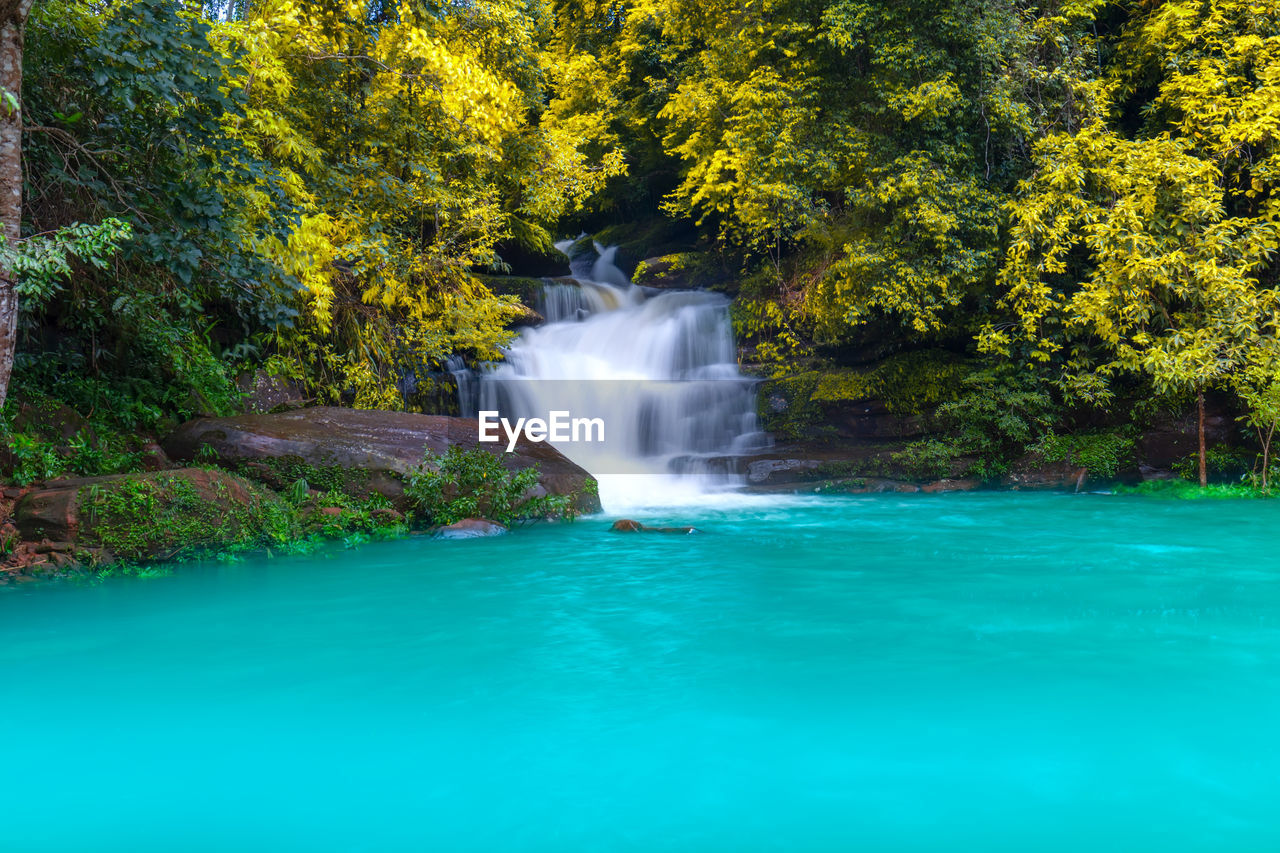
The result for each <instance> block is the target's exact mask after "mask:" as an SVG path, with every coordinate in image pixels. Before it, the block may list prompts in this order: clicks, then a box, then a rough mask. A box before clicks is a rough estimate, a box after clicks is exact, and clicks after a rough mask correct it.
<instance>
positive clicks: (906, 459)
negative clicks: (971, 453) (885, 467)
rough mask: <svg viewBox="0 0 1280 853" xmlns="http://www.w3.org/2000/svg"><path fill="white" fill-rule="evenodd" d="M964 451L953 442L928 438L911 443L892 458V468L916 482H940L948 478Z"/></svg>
mask: <svg viewBox="0 0 1280 853" xmlns="http://www.w3.org/2000/svg"><path fill="white" fill-rule="evenodd" d="M963 455H964V451H963V450H962V449H961V447H960V445H959V444H958V443H957V442H956V441H955V440H948V439H940V438H929V439H925V440H923V441H913V442H911V443H910V444H908V445H907V446H906V447H905V448H903V449H902V450H900V451H898V452H896V453H894V454H893V456H892V460H893V464H894V466H895V467H896V468H897V469H898V470H900V471H901V472H902V473H903V474H906V475H907V476H908V477H911V478H913V479H917V480H940V479H942V478H944V477H950V476H951V473H952V468H953V467H954V465H955V462H956V460H957V459H959V458H960V457H962V456H963Z"/></svg>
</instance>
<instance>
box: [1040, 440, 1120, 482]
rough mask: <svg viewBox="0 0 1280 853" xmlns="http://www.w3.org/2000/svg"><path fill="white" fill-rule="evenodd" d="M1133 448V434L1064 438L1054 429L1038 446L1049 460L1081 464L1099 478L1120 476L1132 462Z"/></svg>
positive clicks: (1041, 453) (1042, 454)
mask: <svg viewBox="0 0 1280 853" xmlns="http://www.w3.org/2000/svg"><path fill="white" fill-rule="evenodd" d="M1133 449H1134V438H1133V436H1132V435H1128V434H1125V433H1123V432H1108V431H1096V432H1082V433H1076V434H1074V435H1060V434H1058V433H1056V432H1054V431H1052V430H1050V431H1049V432H1046V433H1045V434H1044V435H1042V436H1041V437H1040V439H1039V441H1037V442H1036V444H1035V450H1037V451H1039V452H1040V455H1041V456H1043V457H1044V458H1045V460H1046V461H1049V462H1067V463H1069V464H1071V465H1078V466H1080V467H1082V468H1085V469H1087V470H1088V472H1089V474H1090V475H1092V476H1095V477H1114V476H1116V475H1117V474H1118V473H1120V470H1121V469H1122V468H1123V467H1124V466H1125V465H1126V464H1128V463H1129V462H1130V460H1131V458H1132V453H1133Z"/></svg>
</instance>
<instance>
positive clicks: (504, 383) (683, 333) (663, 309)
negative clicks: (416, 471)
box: [459, 244, 769, 512]
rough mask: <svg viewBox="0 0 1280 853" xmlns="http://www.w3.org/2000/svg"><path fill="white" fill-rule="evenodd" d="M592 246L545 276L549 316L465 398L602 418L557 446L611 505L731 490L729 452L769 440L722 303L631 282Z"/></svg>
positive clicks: (606, 251)
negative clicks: (598, 429)
mask: <svg viewBox="0 0 1280 853" xmlns="http://www.w3.org/2000/svg"><path fill="white" fill-rule="evenodd" d="M595 248H596V252H595V254H596V257H595V258H594V259H592V258H590V257H587V258H582V257H578V258H574V259H573V260H572V261H571V264H570V266H571V269H572V270H573V273H574V275H573V276H572V278H571V279H570V280H569V281H566V280H564V279H562V280H560V281H559V282H557V283H548V284H547V285H545V287H544V290H543V292H542V297H541V300H540V305H539V311H540V312H541V313H542V315H543V316H544V317H546V319H547V322H546V324H545V325H543V326H541V327H538V328H530V329H525V330H524V331H523V332H522V333H521V334H520V336H519V337H518V338H517V339H516V340H515V341H513V342H512V344H511V345H510V347H509V348H508V350H507V353H506V360H505V361H504V362H502V363H500V364H494V365H489V366H487V367H486V368H485V369H484V370H483V371H482V373H481V375H480V380H479V388H478V393H476V392H475V391H474V390H473V389H472V387H471V386H467V390H468V396H472V395H474V399H475V400H476V403H475V405H477V407H478V409H479V410H482V411H483V410H489V411H499V412H500V413H501V415H502V417H506V418H508V419H510V420H511V421H513V422H514V420H515V418H516V417H537V418H546V417H547V415H548V413H550V412H553V411H557V410H558V411H564V412H568V413H571V415H572V416H573V417H575V418H576V417H583V418H598V419H600V421H602V423H603V432H604V439H605V440H604V441H602V442H601V441H587V440H578V441H572V440H570V441H553V444H555V446H556V447H557V448H558V449H560V450H561V452H563V453H564V454H565V455H566V456H568V457H569V458H571V459H573V460H574V461H575V462H577V463H578V464H579V465H581V466H582V467H584V468H586V469H587V470H588V471H590V472H591V473H592V474H593V475H594V476H595V477H596V478H597V480H599V482H600V497H601V502H602V503H603V504H604V507H605V509H606V510H608V511H610V512H620V511H623V510H625V509H628V508H632V507H641V506H668V505H672V504H676V503H682V502H693V501H700V500H703V499H705V496H706V495H707V494H709V493H712V492H717V491H726V490H732V489H733V488H734V487H735V486H736V485H738V484H739V483H740V479H739V477H738V476H737V475H736V474H734V473H732V470H731V469H732V468H733V467H734V466H732V465H729V464H727V460H726V459H725V457H726V456H730V455H733V454H741V453H747V452H751V451H754V450H757V449H760V448H763V447H765V446H767V445H768V443H769V439H768V436H767V435H766V434H764V433H762V432H761V431H760V428H759V425H758V424H757V419H756V413H755V391H754V385H753V382H752V381H751V380H750V379H748V378H747V377H744V376H743V375H742V374H741V373H739V371H738V366H737V362H736V355H737V350H736V347H735V345H734V340H733V328H732V324H731V323H730V320H729V310H728V308H729V300H728V299H727V298H725V297H724V296H722V295H720V294H716V293H709V292H704V291H694V290H663V291H658V290H654V289H651V288H642V287H638V286H636V285H633V284H632V283H631V282H630V281H629V280H628V279H627V276H626V275H625V274H623V272H622V271H621V270H620V269H618V267H617V266H616V265H615V264H614V263H613V258H614V252H615V251H616V250H615V249H613V248H604V247H601V246H600V245H599V244H596V247H595ZM566 249H567V246H562V251H565V250H566ZM462 387H463V383H462V382H460V383H459V388H460V390H461V388H462ZM463 404H464V405H466V401H463ZM464 411H465V409H464Z"/></svg>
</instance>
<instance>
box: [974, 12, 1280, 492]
mask: <svg viewBox="0 0 1280 853" xmlns="http://www.w3.org/2000/svg"><path fill="white" fill-rule="evenodd" d="M1277 27H1280V11H1278V10H1276V9H1275V8H1274V7H1268V8H1267V9H1263V8H1262V7H1259V6H1257V4H1251V3H1249V2H1247V0H1215V2H1211V3H1207V4H1201V3H1199V2H1195V3H1189V2H1167V3H1163V4H1158V5H1156V6H1155V7H1153V8H1152V9H1151V10H1150V11H1149V12H1148V13H1147V14H1145V15H1143V16H1142V17H1139V18H1138V19H1136V20H1135V21H1133V22H1132V24H1131V26H1130V28H1129V30H1128V32H1127V33H1126V35H1125V38H1124V39H1123V41H1122V42H1121V44H1120V47H1119V51H1118V54H1117V55H1118V60H1117V62H1116V65H1115V68H1114V69H1113V70H1112V73H1111V74H1110V75H1109V76H1108V77H1107V79H1105V80H1103V81H1100V82H1099V83H1097V84H1096V85H1092V86H1088V87H1084V88H1083V91H1084V92H1086V93H1087V95H1088V98H1087V99H1086V101H1085V102H1086V103H1088V105H1089V109H1090V116H1089V118H1088V120H1087V121H1085V122H1084V123H1083V124H1082V126H1081V127H1080V128H1079V130H1077V131H1075V132H1069V133H1068V132H1063V133H1054V134H1050V135H1049V136H1047V137H1046V138H1045V139H1043V140H1042V141H1041V142H1040V143H1039V144H1038V146H1037V148H1036V152H1035V157H1034V163H1035V167H1036V171H1035V172H1034V174H1033V175H1032V176H1031V177H1030V178H1029V179H1028V180H1026V181H1025V182H1024V183H1023V184H1022V186H1021V187H1020V190H1019V193H1018V196H1017V198H1016V199H1015V200H1014V201H1013V202H1011V204H1010V213H1011V215H1012V221H1013V225H1012V233H1011V246H1010V249H1009V252H1008V255H1007V258H1006V261H1005V264H1004V267H1003V269H1002V271H1001V279H1000V281H1001V284H1002V285H1003V286H1004V288H1005V294H1004V297H1003V301H1002V303H1001V305H1002V306H1003V308H1005V309H1006V310H1008V311H1009V312H1010V314H1011V315H1012V317H1011V319H1009V320H1007V321H1002V322H994V323H991V324H990V325H989V326H988V327H987V329H986V330H985V332H984V333H983V335H982V346H983V347H984V348H985V349H987V350H988V351H994V352H1000V353H1005V354H1012V353H1013V352H1014V351H1015V350H1016V351H1017V352H1018V354H1020V355H1021V357H1023V358H1025V359H1026V360H1028V361H1030V362H1033V363H1041V364H1044V363H1053V364H1055V365H1057V366H1058V367H1059V368H1060V370H1061V375H1062V381H1063V384H1064V387H1065V388H1066V389H1067V391H1068V392H1069V393H1073V394H1075V395H1077V396H1079V397H1082V398H1085V399H1092V400H1106V399H1108V397H1109V395H1110V393H1111V388H1110V379H1111V377H1113V376H1114V375H1116V374H1118V373H1130V374H1139V375H1144V376H1145V377H1147V378H1148V379H1149V380H1150V382H1151V384H1152V386H1153V387H1154V388H1155V390H1156V391H1157V392H1161V393H1163V392H1168V391H1175V390H1183V391H1190V392H1192V393H1193V394H1194V395H1195V397H1196V401H1197V420H1198V424H1199V426H1198V434H1199V457H1200V482H1201V485H1204V484H1205V483H1206V479H1207V476H1206V474H1207V472H1206V464H1205V438H1204V392H1205V390H1206V389H1208V388H1210V387H1215V386H1216V387H1231V386H1232V385H1233V384H1236V383H1235V380H1236V379H1237V378H1238V377H1239V376H1240V375H1241V374H1242V373H1243V372H1245V371H1246V370H1247V369H1249V368H1250V367H1251V366H1256V365H1258V364H1272V363H1274V359H1271V358H1270V356H1269V355H1268V353H1270V352H1271V351H1272V350H1273V349H1274V347H1275V340H1276V336H1277V334H1278V333H1280V328H1278V327H1277V314H1276V312H1277V310H1278V309H1280V291H1278V290H1277V270H1276V265H1275V257H1276V254H1277V251H1278V250H1280V206H1278V205H1280V200H1278V198H1277V195H1276V189H1277V188H1280V169H1277V165H1278V164H1277V159H1276V158H1277V141H1278V137H1280V97H1277V94H1280V92H1278V88H1280V40H1277V39H1276V38H1275V37H1274V33H1275V32H1276V31H1277ZM1264 36H1269V38H1266V37H1264ZM1147 91H1154V92H1155V95H1154V97H1152V98H1151V100H1150V101H1149V102H1148V103H1146V104H1142V105H1140V114H1142V115H1145V116H1147V121H1146V122H1145V126H1144V127H1143V128H1142V129H1141V131H1140V132H1139V133H1137V134H1134V135H1132V136H1131V135H1128V134H1126V133H1125V132H1123V130H1122V129H1121V128H1120V127H1119V126H1118V125H1119V124H1120V123H1119V122H1118V121H1117V118H1118V117H1120V116H1122V115H1123V114H1124V113H1125V112H1130V111H1136V110H1135V105H1134V104H1132V103H1129V101H1130V100H1131V99H1133V98H1134V97H1135V96H1136V95H1137V94H1138V93H1140V92H1147ZM1120 105H1124V106H1125V109H1124V110H1122V109H1121V108H1120ZM1253 384H1254V385H1255V386H1257V385H1258V383H1257V382H1254V383H1253ZM1237 387H1238V386H1237ZM1246 399H1247V398H1246ZM1259 399H1260V398H1259Z"/></svg>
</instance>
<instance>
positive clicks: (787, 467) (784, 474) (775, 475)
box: [747, 459, 822, 485]
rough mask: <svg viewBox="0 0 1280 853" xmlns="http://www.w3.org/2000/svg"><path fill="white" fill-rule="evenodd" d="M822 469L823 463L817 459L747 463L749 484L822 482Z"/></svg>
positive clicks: (769, 460) (763, 460) (768, 460)
mask: <svg viewBox="0 0 1280 853" xmlns="http://www.w3.org/2000/svg"><path fill="white" fill-rule="evenodd" d="M821 468H822V462H820V461H819V460H817V459H760V460H757V461H755V462H748V463H747V482H748V483H751V484H752V485H763V484H771V485H776V484H778V483H781V482H789V483H796V482H807V481H809V480H820V479H822V472H821Z"/></svg>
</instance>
